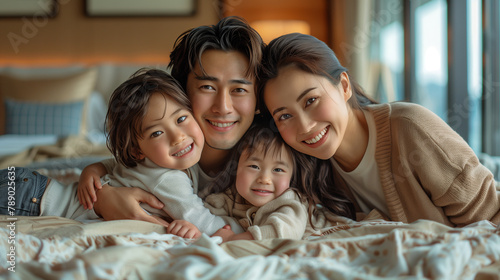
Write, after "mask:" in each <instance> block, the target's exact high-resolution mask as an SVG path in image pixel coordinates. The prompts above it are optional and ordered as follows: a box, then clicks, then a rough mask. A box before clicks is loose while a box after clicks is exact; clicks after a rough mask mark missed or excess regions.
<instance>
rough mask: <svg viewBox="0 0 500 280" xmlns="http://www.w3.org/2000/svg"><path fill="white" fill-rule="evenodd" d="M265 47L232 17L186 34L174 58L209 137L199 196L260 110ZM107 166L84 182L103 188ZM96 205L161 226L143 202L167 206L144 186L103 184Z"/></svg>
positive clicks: (94, 168) (113, 215)
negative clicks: (258, 80)
mask: <svg viewBox="0 0 500 280" xmlns="http://www.w3.org/2000/svg"><path fill="white" fill-rule="evenodd" d="M263 48H264V43H263V41H262V38H261V37H260V35H259V34H258V33H257V32H256V31H255V30H254V29H253V28H251V27H250V26H249V25H248V24H247V23H246V22H245V21H244V20H242V19H239V18H236V17H228V18H224V19H222V20H221V21H219V22H218V23H217V24H216V25H212V26H200V27H197V28H193V29H191V30H188V31H186V32H184V33H183V34H181V35H180V36H179V38H178V39H177V40H176V43H175V46H174V50H173V51H172V53H171V54H170V63H169V65H168V68H169V69H170V70H171V73H172V75H173V76H174V77H175V78H176V79H177V80H178V81H179V82H180V83H181V85H182V86H183V88H184V90H185V91H186V93H187V94H188V97H189V99H190V100H191V102H192V106H193V116H194V117H195V119H196V120H197V121H198V123H199V124H200V127H201V129H202V131H203V133H204V135H205V147H204V149H203V153H202V156H201V160H200V162H199V167H200V170H199V174H198V175H199V189H200V191H199V195H200V196H201V197H202V198H203V197H204V196H206V195H207V194H208V193H206V191H205V192H204V193H203V187H204V186H206V185H207V183H209V182H210V180H211V178H213V177H215V176H216V175H217V174H218V173H219V172H220V171H221V170H222V168H223V166H224V164H225V161H226V159H227V156H228V154H229V151H230V149H231V148H232V147H233V146H234V145H235V144H236V143H237V142H238V141H239V140H240V139H241V137H242V136H243V134H244V133H245V132H246V131H247V129H248V128H249V127H250V125H251V124H252V121H253V119H254V115H255V111H256V103H257V102H256V99H257V98H256V93H255V80H256V74H257V68H258V65H259V63H260V60H261V57H262V51H263ZM106 172H107V171H106V169H105V168H104V165H102V164H100V163H94V164H92V165H90V166H88V167H86V168H85V170H84V172H82V176H81V177H80V182H79V184H94V185H95V186H96V187H97V188H99V187H100V180H99V177H100V176H103V175H104V174H106ZM96 194H97V200H95V203H94V209H95V211H96V213H98V214H99V215H100V216H102V217H103V218H104V219H105V220H117V219H135V220H145V221H150V222H155V223H158V221H157V220H156V219H154V218H153V217H151V216H149V215H147V214H146V213H145V212H144V211H143V210H142V208H141V207H140V206H139V203H141V202H142V203H147V204H149V205H150V206H152V207H154V208H162V207H163V205H162V203H161V202H160V201H159V200H158V199H156V197H154V196H153V195H152V194H149V193H147V192H145V191H143V190H141V189H138V188H115V187H109V186H108V185H105V186H103V187H102V188H101V189H100V190H99V191H98V192H97V193H96Z"/></svg>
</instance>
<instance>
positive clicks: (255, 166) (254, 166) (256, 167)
mask: <svg viewBox="0 0 500 280" xmlns="http://www.w3.org/2000/svg"><path fill="white" fill-rule="evenodd" d="M248 167H250V168H252V169H259V167H258V166H257V165H255V164H250V165H249V166H248Z"/></svg>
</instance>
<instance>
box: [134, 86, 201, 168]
mask: <svg viewBox="0 0 500 280" xmlns="http://www.w3.org/2000/svg"><path fill="white" fill-rule="evenodd" d="M142 137H143V138H142V139H139V147H140V149H141V151H140V152H141V157H142V158H143V157H147V158H149V159H150V160H151V161H153V162H154V163H155V164H157V165H159V166H161V167H164V168H171V169H179V170H182V169H186V168H189V167H191V166H193V165H194V164H196V163H197V162H198V161H199V160H200V157H201V151H202V149H203V144H204V138H203V133H202V132H201V129H200V126H199V125H198V123H197V122H196V120H195V119H194V118H193V116H192V115H191V113H190V112H189V111H188V110H187V109H186V108H184V107H182V106H180V105H179V104H178V103H177V102H175V101H174V100H173V99H171V98H170V97H165V96H163V95H161V94H159V93H155V94H153V95H152V96H151V98H150V99H149V103H148V107H147V113H146V116H145V117H144V120H143V122H142Z"/></svg>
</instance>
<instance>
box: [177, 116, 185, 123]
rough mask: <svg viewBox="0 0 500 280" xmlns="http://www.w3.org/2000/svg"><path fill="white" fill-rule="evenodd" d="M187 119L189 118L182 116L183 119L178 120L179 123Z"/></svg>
mask: <svg viewBox="0 0 500 280" xmlns="http://www.w3.org/2000/svg"><path fill="white" fill-rule="evenodd" d="M186 119H187V116H182V117H180V118H178V119H177V123H181V122H184V121H185V120H186Z"/></svg>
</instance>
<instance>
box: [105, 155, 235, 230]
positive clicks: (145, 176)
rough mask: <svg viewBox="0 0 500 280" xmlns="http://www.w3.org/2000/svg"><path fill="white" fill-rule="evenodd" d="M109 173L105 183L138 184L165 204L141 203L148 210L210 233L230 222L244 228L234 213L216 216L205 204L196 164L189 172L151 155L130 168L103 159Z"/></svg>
mask: <svg viewBox="0 0 500 280" xmlns="http://www.w3.org/2000/svg"><path fill="white" fill-rule="evenodd" d="M101 163H102V164H103V165H104V166H105V167H106V169H107V171H108V174H107V175H105V176H103V177H102V178H101V183H102V184H109V185H110V186H116V187H139V188H141V189H143V190H145V191H147V192H150V193H152V194H153V195H155V196H156V197H157V198H158V199H159V200H160V201H161V202H163V204H165V207H163V209H162V210H159V209H155V208H152V207H149V205H147V204H145V203H143V204H141V206H142V207H143V208H144V209H146V210H147V211H149V212H151V213H154V214H158V215H160V216H168V217H170V218H172V219H174V220H186V221H188V222H190V223H192V224H194V225H195V226H196V227H198V229H199V230H200V231H202V232H204V233H206V234H208V235H212V234H214V233H215V232H216V231H217V230H218V229H220V228H222V227H223V226H224V225H226V224H229V225H231V228H232V229H233V231H234V232H235V233H236V232H238V233H241V232H243V229H242V228H241V226H240V225H239V224H238V222H237V221H236V220H235V219H234V218H231V217H228V216H225V217H222V216H216V215H214V214H212V213H210V211H209V210H208V209H207V208H206V207H205V206H204V203H203V201H202V200H201V198H200V197H198V195H197V193H198V176H197V174H196V173H197V172H196V170H197V169H196V168H193V167H191V168H189V169H188V170H186V172H184V171H181V170H175V169H167V168H162V167H160V166H158V165H156V164H155V163H154V162H152V161H151V160H149V159H147V158H146V159H145V160H144V161H143V162H141V163H139V164H138V165H137V166H136V167H133V168H127V167H125V166H123V165H122V164H118V163H117V162H116V160H114V159H109V160H104V161H101Z"/></svg>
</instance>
